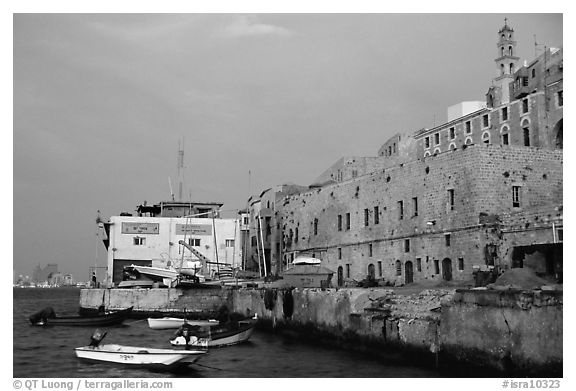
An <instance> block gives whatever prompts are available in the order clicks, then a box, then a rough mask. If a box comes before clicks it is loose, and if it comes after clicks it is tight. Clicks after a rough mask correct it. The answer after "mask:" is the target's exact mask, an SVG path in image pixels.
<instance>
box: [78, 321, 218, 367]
mask: <svg viewBox="0 0 576 391" xmlns="http://www.w3.org/2000/svg"><path fill="white" fill-rule="evenodd" d="M105 336H106V333H101V332H100V331H99V330H96V332H95V333H94V335H93V336H92V342H91V343H90V345H88V346H81V347H78V348H76V349H74V351H75V353H76V357H78V358H81V359H86V360H91V361H100V362H108V363H114V364H125V365H133V366H138V367H147V368H153V369H160V370H172V369H176V368H180V367H183V366H187V365H190V364H192V363H194V362H196V361H197V360H198V359H199V358H200V357H202V355H204V354H206V353H207V352H206V350H190V349H188V350H174V349H157V348H148V347H140V346H125V345H117V344H107V345H100V342H101V341H102V339H103V338H104V337H105Z"/></svg>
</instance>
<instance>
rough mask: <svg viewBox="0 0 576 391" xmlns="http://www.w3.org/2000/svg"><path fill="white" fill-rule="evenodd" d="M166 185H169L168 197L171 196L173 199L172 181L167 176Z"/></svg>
mask: <svg viewBox="0 0 576 391" xmlns="http://www.w3.org/2000/svg"><path fill="white" fill-rule="evenodd" d="M168 186H170V197H172V201H174V191H173V190H172V181H171V180H170V177H168Z"/></svg>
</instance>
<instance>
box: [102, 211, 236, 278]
mask: <svg viewBox="0 0 576 391" xmlns="http://www.w3.org/2000/svg"><path fill="white" fill-rule="evenodd" d="M221 206H222V204H219V203H209V204H206V203H190V202H175V201H169V202H161V203H160V204H158V205H151V206H150V205H146V204H144V205H140V206H138V208H137V215H136V216H133V215H130V214H127V213H122V214H121V215H120V216H112V217H110V220H109V221H108V222H105V223H103V227H104V230H105V233H106V239H105V240H104V245H105V246H106V248H107V250H108V263H107V265H108V273H107V279H108V282H113V283H115V284H118V283H119V282H120V281H122V270H123V268H124V267H125V266H130V265H132V264H134V265H141V266H155V267H167V266H173V267H175V268H176V269H178V268H179V267H181V266H184V267H186V264H187V263H188V262H190V261H196V260H198V257H197V256H195V255H194V254H192V253H191V252H190V250H188V249H187V248H185V247H184V246H183V245H181V244H179V241H181V240H183V241H184V242H186V243H188V245H190V246H192V247H193V248H194V249H195V250H196V251H198V252H199V253H201V254H202V255H204V256H205V257H206V258H208V259H209V260H210V263H206V262H202V270H201V272H200V273H201V274H203V275H205V276H211V275H212V274H213V273H214V271H215V270H217V269H218V268H219V267H223V266H227V265H228V266H231V267H240V266H241V263H242V262H241V260H242V243H241V240H240V239H239V238H240V232H241V229H240V220H239V219H222V218H220V217H219V214H218V210H219V209H220V207H221ZM211 262H214V263H211ZM216 262H218V265H217V264H216Z"/></svg>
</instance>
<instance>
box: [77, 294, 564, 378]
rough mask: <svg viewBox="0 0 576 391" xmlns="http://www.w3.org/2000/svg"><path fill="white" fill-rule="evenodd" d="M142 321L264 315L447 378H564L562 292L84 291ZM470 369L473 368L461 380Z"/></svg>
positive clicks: (269, 324)
mask: <svg viewBox="0 0 576 391" xmlns="http://www.w3.org/2000/svg"><path fill="white" fill-rule="evenodd" d="M102 304H104V305H105V306H106V307H107V308H108V309H120V308H126V307H129V306H133V307H134V311H135V312H136V313H141V314H147V313H163V314H170V313H176V312H183V311H184V310H186V312H187V313H191V314H197V315H198V316H202V314H213V313H216V312H217V311H218V308H220V307H221V306H222V305H226V306H228V308H229V309H230V310H232V311H235V312H240V313H244V314H247V315H248V314H249V315H252V314H258V318H259V320H260V322H259V326H260V327H265V328H269V329H270V330H274V331H276V332H282V333H290V334H297V335H299V336H300V337H303V338H310V339H313V340H314V341H316V342H318V341H320V342H322V341H325V342H327V343H329V344H330V345H331V346H340V347H344V348H354V349H360V350H366V351H370V352H373V353H374V352H375V353H378V352H383V353H386V355H389V353H390V352H394V351H396V352H402V353H403V354H404V355H405V354H409V353H413V354H412V355H411V357H413V358H415V359H417V361H418V362H420V363H422V364H424V365H428V366H437V367H439V368H440V369H441V370H442V371H443V372H444V373H446V375H448V376H450V375H451V374H452V375H453V376H458V375H459V374H462V373H467V374H469V375H474V376H498V375H503V374H505V375H515V376H524V375H529V376H562V361H563V359H562V355H563V350H562V341H563V338H562V333H563V328H562V307H563V294H562V291H514V290H503V291H498V290H425V291H422V292H420V293H417V294H412V295H401V294H397V293H395V292H394V291H393V290H391V289H382V288H374V289H362V288H349V289H348V288H347V289H319V288H318V289H314V288H309V289H297V288H293V289H209V290H187V291H182V290H178V289H86V290H83V291H82V292H81V300H80V305H81V306H83V307H88V308H97V307H98V306H100V305H102ZM462 369H466V372H463V371H462Z"/></svg>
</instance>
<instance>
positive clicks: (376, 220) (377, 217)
mask: <svg viewBox="0 0 576 391" xmlns="http://www.w3.org/2000/svg"><path fill="white" fill-rule="evenodd" d="M374 224H380V210H379V208H378V207H377V206H375V207H374Z"/></svg>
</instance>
